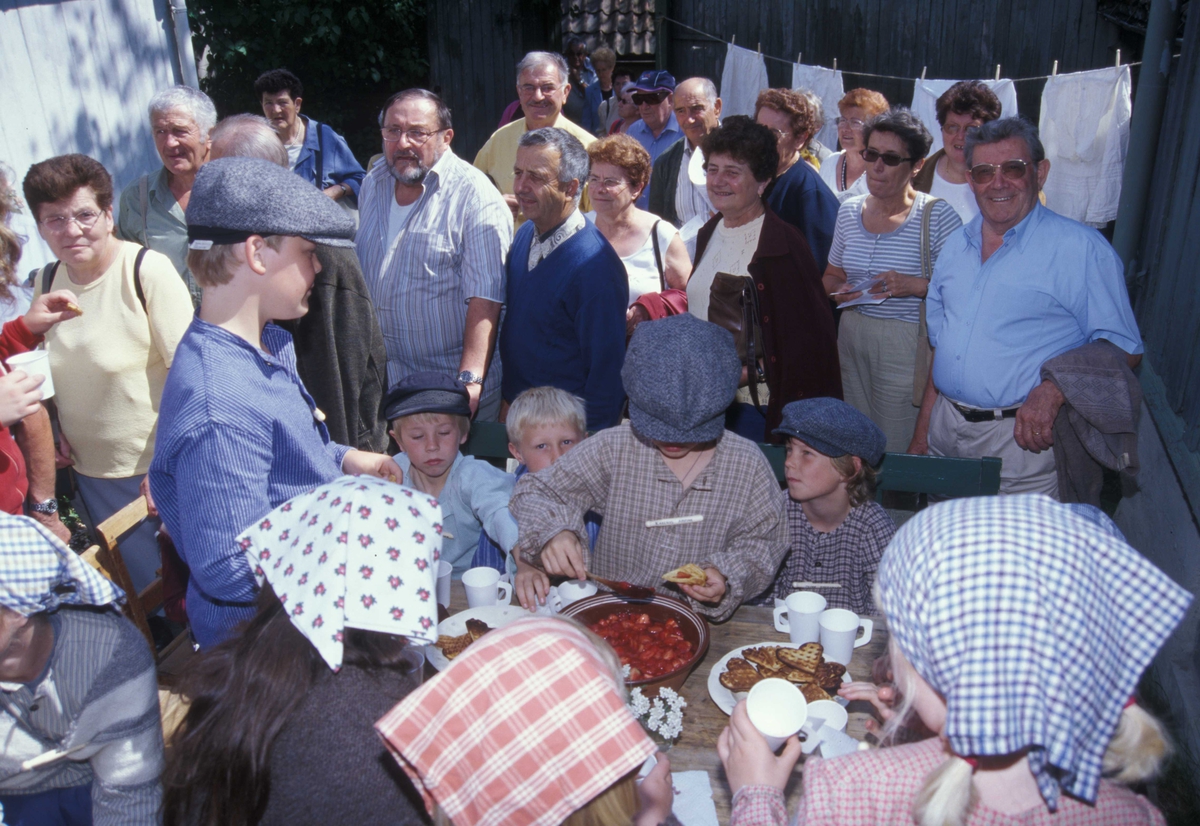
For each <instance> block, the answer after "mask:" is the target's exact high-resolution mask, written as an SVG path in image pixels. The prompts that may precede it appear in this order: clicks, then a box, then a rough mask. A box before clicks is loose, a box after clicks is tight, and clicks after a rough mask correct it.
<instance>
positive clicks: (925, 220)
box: [921, 198, 942, 281]
mask: <svg viewBox="0 0 1200 826" xmlns="http://www.w3.org/2000/svg"><path fill="white" fill-rule="evenodd" d="M940 200H942V199H941V198H930V199H929V200H928V201H926V202H925V208H924V209H922V210H921V277H922V278H924V279H925V280H926V281H928V280H929V279H930V278H932V277H933V249H932V247H931V246H930V243H929V223H930V220H931V219H932V218H933V205H934V204H936V203H937V202H938V201H940Z"/></svg>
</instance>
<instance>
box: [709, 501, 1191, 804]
mask: <svg viewBox="0 0 1200 826" xmlns="http://www.w3.org/2000/svg"><path fill="white" fill-rule="evenodd" d="M877 595H878V599H879V604H880V607H881V608H882V610H883V613H884V614H885V615H886V616H887V619H888V627H889V632H890V633H891V640H890V644H891V653H892V659H893V668H894V670H895V673H896V681H897V683H898V685H899V687H900V690H901V691H902V693H903V696H904V701H903V704H902V705H901V707H900V708H898V709H896V712H895V716H894V717H893V724H895V723H896V722H898V721H900V720H903V719H904V717H905V715H906V714H907V713H908V712H909V711H915V712H916V713H917V715H918V716H919V717H920V718H921V720H922V722H923V723H924V724H925V725H926V726H928V727H929V728H930V729H931V730H932V731H934V732H935V733H937V734H938V735H939V736H938V737H934V738H931V739H929V740H925V741H922V742H919V743H913V744H909V745H905V746H897V747H894V748H888V749H881V750H876V751H870V752H857V753H854V754H850V755H846V756H845V757H842V758H838V759H836V760H828V761H826V760H821V761H817V762H815V763H810V764H809V765H807V766H806V767H805V772H804V798H803V799H802V801H801V804H800V811H799V813H798V822H799V823H803V824H826V823H828V824H833V823H837V824H839V826H855V824H862V825H863V826H867V824H876V823H916V824H919V826H983V824H986V826H1002V825H1004V826H1007V824H1017V823H1020V824H1022V826H1039V825H1040V824H1054V826H1083V824H1087V826H1131V824H1162V823H1163V822H1164V821H1163V818H1162V815H1161V814H1160V813H1159V812H1158V810H1157V809H1155V808H1154V806H1153V805H1152V804H1150V803H1149V802H1148V801H1147V800H1146V799H1145V798H1142V797H1140V796H1138V795H1136V794H1134V793H1133V792H1132V791H1130V790H1128V789H1126V788H1123V787H1122V786H1121V785H1118V784H1126V783H1135V782H1139V781H1142V780H1145V779H1147V778H1149V777H1150V776H1152V775H1153V774H1154V773H1155V772H1156V770H1157V769H1158V767H1159V765H1160V764H1161V763H1162V761H1163V760H1164V759H1165V757H1166V756H1167V754H1168V753H1169V750H1170V747H1169V744H1168V742H1167V740H1166V736H1165V734H1164V732H1163V730H1162V728H1161V726H1160V724H1159V723H1158V722H1157V721H1155V720H1154V718H1152V717H1151V716H1150V715H1149V714H1148V713H1147V712H1145V711H1143V710H1142V709H1141V708H1139V707H1138V706H1137V705H1136V703H1134V702H1133V700H1132V699H1130V698H1131V695H1132V694H1133V692H1134V690H1135V688H1136V687H1137V682H1138V680H1139V678H1140V677H1141V675H1142V672H1143V671H1144V670H1145V669H1146V667H1147V666H1148V665H1149V664H1150V661H1151V659H1152V658H1153V657H1154V655H1155V653H1156V652H1157V651H1158V650H1159V648H1160V647H1161V646H1162V645H1163V643H1164V642H1165V641H1166V639H1167V637H1168V636H1170V634H1171V632H1172V631H1173V630H1174V629H1175V627H1176V626H1177V625H1178V624H1179V622H1180V621H1181V620H1182V618H1183V616H1184V613H1185V611H1186V610H1187V607H1188V605H1189V604H1190V602H1191V599H1192V597H1191V594H1189V593H1187V592H1186V591H1184V590H1183V589H1182V588H1180V587H1179V586H1178V585H1176V584H1175V583H1174V582H1172V581H1171V580H1170V579H1169V578H1168V577H1167V576H1166V575H1165V574H1164V573H1163V572H1162V571H1160V570H1158V569H1157V568H1155V567H1154V566H1153V565H1152V564H1151V563H1150V562H1148V561H1147V560H1146V559H1145V558H1143V557H1142V556H1141V555H1140V554H1138V553H1137V551H1135V550H1134V549H1133V548H1131V547H1130V546H1129V545H1128V544H1127V543H1126V542H1125V541H1124V538H1123V537H1121V536H1120V533H1119V531H1117V530H1116V527H1115V526H1114V525H1113V524H1112V522H1111V521H1110V520H1108V518H1107V517H1105V516H1104V515H1103V514H1101V513H1100V512H1099V511H1097V510H1095V509H1090V512H1081V511H1080V510H1079V509H1078V508H1072V507H1070V506H1065V505H1060V504H1059V503H1057V502H1054V501H1052V500H1051V499H1049V498H1047V497H1045V496H1040V495H1028V496H1007V497H989V498H974V499H960V500H957V501H954V502H947V503H944V504H941V505H938V506H935V507H933V508H930V509H928V510H926V511H924V512H922V513H920V514H918V515H917V516H916V517H914V518H913V519H912V520H911V521H909V522H908V523H906V524H905V525H904V527H903V528H902V529H901V530H900V531H899V533H897V534H896V537H895V539H894V540H893V541H892V543H891V544H890V545H889V546H888V548H887V551H886V552H885V553H884V556H883V560H882V561H881V563H880V566H879V578H878V584H877ZM747 751H748V752H753V749H751V748H749V747H747ZM786 754H787V753H786V752H785V755H786ZM771 759H772V760H774V759H775V758H771ZM782 759H783V758H779V759H778V760H782ZM764 765H771V763H770V761H766V762H765V763H764ZM727 766H728V763H727ZM1102 778H1103V779H1102ZM747 780H748V782H747V783H746V785H745V786H744V787H743V788H742V789H740V790H739V791H738V793H737V795H736V796H735V800H734V803H735V816H734V819H733V821H732V823H733V824H748V823H750V822H755V823H758V822H772V821H771V819H770V818H766V819H756V820H753V821H752V820H750V819H741V818H739V816H738V809H739V808H740V809H741V810H742V811H743V812H747V813H748V812H749V809H750V808H751V807H753V806H755V805H758V806H770V805H771V804H772V803H776V804H781V803H782V800H781V799H773V798H772V797H771V795H770V791H771V790H770V789H766V788H765V787H763V786H754V785H750V784H752V783H754V782H755V781H756V780H758V777H749V778H747ZM733 782H734V780H733V778H732V777H731V784H732V783H733ZM739 798H745V800H744V802H741V804H740V807H739ZM781 808H782V806H781V805H779V806H778V809H781ZM780 822H781V821H780Z"/></svg>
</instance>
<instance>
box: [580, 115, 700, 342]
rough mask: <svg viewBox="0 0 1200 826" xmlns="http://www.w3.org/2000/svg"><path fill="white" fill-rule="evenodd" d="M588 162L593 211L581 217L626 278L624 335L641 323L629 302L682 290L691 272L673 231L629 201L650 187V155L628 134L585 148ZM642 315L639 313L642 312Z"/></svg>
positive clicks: (681, 246) (681, 240)
mask: <svg viewBox="0 0 1200 826" xmlns="http://www.w3.org/2000/svg"><path fill="white" fill-rule="evenodd" d="M588 157H589V158H590V159H591V161H592V168H591V173H590V174H589V175H588V181H587V184H588V192H589V193H590V194H591V198H592V206H593V207H594V208H595V212H590V213H588V214H587V217H588V218H591V219H592V221H593V223H595V225H596V229H598V230H600V234H601V235H603V236H604V237H605V238H607V239H608V243H610V244H612V247H613V249H614V250H616V251H617V255H619V256H621V261H622V262H624V264H625V272H626V273H627V274H628V276H629V314H628V316H627V318H626V324H627V326H628V331H629V333H632V332H633V328H634V326H636V324H637V322H638V321H644V320H645V318H644V317H642V316H641V315H640V314H639V313H638V311H637V308H635V307H634V304H635V302H637V300H638V299H639V298H641V297H642V296H643V295H645V294H647V293H660V292H664V291H666V290H684V289H686V288H687V280H688V276H689V275H691V273H692V262H691V261H690V260H689V259H688V254H687V247H686V246H685V245H684V243H683V239H682V238H681V237H680V236H679V230H677V229H675V226H674V225H673V224H671V222H670V221H663V220H661V219H660V218H659V217H658V216H657V215H652V214H651V213H649V212H646V211H645V210H644V209H639V208H638V207H637V206H636V205H635V202H636V201H637V199H638V197H639V196H640V195H641V194H642V190H644V189H645V188H646V186H647V184H649V183H650V153H649V152H647V151H646V150H645V149H644V148H643V147H642V145H641V144H640V143H638V142H637V141H636V140H634V139H633V138H631V137H629V136H628V135H610V136H608V137H606V138H601V139H600V140H598V141H596V142H595V143H593V144H592V145H591V146H589V147H588ZM643 312H644V311H643Z"/></svg>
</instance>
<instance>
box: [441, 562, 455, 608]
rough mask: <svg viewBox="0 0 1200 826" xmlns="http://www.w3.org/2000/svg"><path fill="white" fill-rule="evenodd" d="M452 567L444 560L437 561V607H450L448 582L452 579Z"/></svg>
mask: <svg viewBox="0 0 1200 826" xmlns="http://www.w3.org/2000/svg"><path fill="white" fill-rule="evenodd" d="M453 574H454V566H453V565H451V564H450V563H449V562H447V561H446V560H444V559H439V560H438V569H437V601H438V605H444V606H446V608H447V609H448V608H449V607H450V580H451V579H453Z"/></svg>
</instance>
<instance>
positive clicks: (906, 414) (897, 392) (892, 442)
mask: <svg viewBox="0 0 1200 826" xmlns="http://www.w3.org/2000/svg"><path fill="white" fill-rule="evenodd" d="M863 137H864V141H865V143H866V146H867V148H866V149H865V150H863V151H862V153H861V156H862V158H863V160H864V163H866V164H867V172H866V175H865V176H864V177H865V179H866V181H867V187H868V189H869V192H868V194H866V195H858V196H855V197H853V198H848V199H847V200H846V201H844V202H843V203H842V206H841V209H840V210H839V211H838V220H837V226H836V228H835V229H834V233H833V246H832V247H831V248H830V251H829V266H828V267H827V268H826V270H825V278H824V282H825V288H826V290H827V291H828V292H829V293H830V295H831V296H832V297H833V300H834V301H836V302H838V303H839V304H845V303H847V302H851V301H854V300H856V299H861V298H864V297H865V298H868V299H872V300H874V301H875V302H876V303H872V304H863V305H858V306H853V307H851V308H848V310H847V311H846V312H844V313H842V318H841V324H840V326H839V327H838V358H839V359H840V361H841V368H842V389H843V391H844V392H845V394H846V395H845V400H846V401H847V402H849V403H850V404H852V405H854V406H855V407H856V408H858V409H859V410H861V411H862V412H863V413H865V414H866V415H867V416H869V417H870V418H871V421H873V422H875V424H877V425H878V426H879V428H880V429H881V430H883V432H884V434H886V436H887V450H888V451H889V452H892V453H896V452H904V451H906V450H907V449H908V445H909V442H910V441H911V440H912V435H913V430H914V428H915V427H916V423H917V411H918V408H917V407H916V406H914V405H913V379H914V376H913V373H914V371H915V370H916V364H917V343H918V330H919V322H920V313H921V301H922V299H923V298H924V297H925V293H926V290H927V289H928V287H929V281H928V280H927V278H928V274H929V272H932V271H933V264H934V262H935V261H936V260H937V256H938V253H939V252H941V249H942V245H943V244H944V243H945V241H946V239H947V238H948V237H950V234H951V233H952V232H954V231H955V230H957V229H958V228H959V227H961V226H962V221H961V220H960V219H959V217H958V214H957V213H956V212H955V211H954V208H953V207H952V206H950V204H949V203H947V202H946V201H941V200H934V199H933V198H932V197H931V196H929V195H926V194H925V193H923V192H917V191H916V190H915V189H913V185H912V179H913V176H914V175H916V174H917V173H918V172H920V170H921V166H922V164H923V163H924V160H923V159H924V157H925V154H926V153H927V152H928V151H929V145H930V143H931V142H932V140H933V139H932V138H931V137H930V135H929V131H928V130H927V129H926V128H925V127H924V125H922V124H921V122H920V121H919V120H917V118H915V117H914V116H913V114H912V113H911V112H909V111H908V110H907V109H904V108H900V107H897V108H896V109H893V110H892V111H891V112H888V113H887V114H885V115H880V116H879V117H877V118H874V119H872V120H871V121H870V122H869V123H868V124H867V126H866V127H865V129H864V130H863ZM926 210H928V211H929V215H928V216H927V217H928V218H929V249H928V251H927V252H928V258H929V260H928V272H923V269H924V268H923V267H922V243H923V232H922V226H923V219H924V218H925V217H926V216H925V214H924V213H925V211H926ZM868 289H869V291H870V292H869V294H867V295H866V296H864V295H863V292H862V291H863V290H868ZM922 378H923V377H922Z"/></svg>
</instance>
